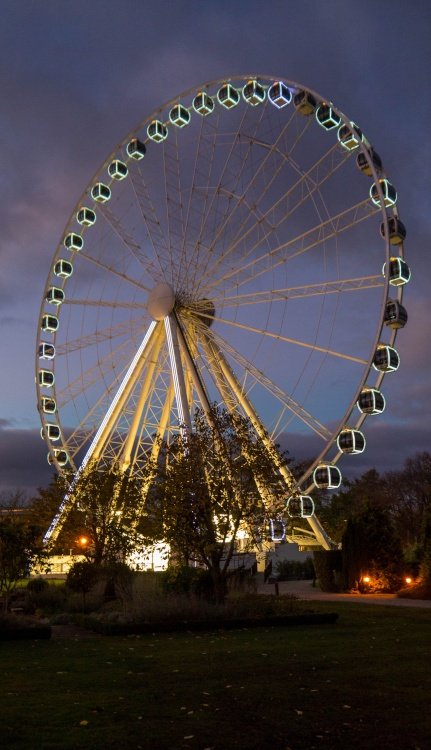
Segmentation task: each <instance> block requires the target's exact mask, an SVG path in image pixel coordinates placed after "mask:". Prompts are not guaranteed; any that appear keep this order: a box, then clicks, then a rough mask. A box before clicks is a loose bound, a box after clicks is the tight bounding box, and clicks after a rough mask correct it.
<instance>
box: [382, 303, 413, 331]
mask: <svg viewBox="0 0 431 750" xmlns="http://www.w3.org/2000/svg"><path fill="white" fill-rule="evenodd" d="M407 320H408V315H407V310H406V308H405V307H403V306H402V304H401V303H400V302H398V300H396V299H388V301H387V302H386V307H385V316H384V324H385V326H389V328H394V329H398V328H404V326H405V324H406V323H407Z"/></svg>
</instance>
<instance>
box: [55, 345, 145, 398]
mask: <svg viewBox="0 0 431 750" xmlns="http://www.w3.org/2000/svg"><path fill="white" fill-rule="evenodd" d="M128 349H130V341H129V340H128V339H127V340H126V341H122V342H121V343H120V344H119V345H118V346H117V347H116V348H115V349H112V350H111V351H109V352H108V353H107V354H106V355H105V356H104V357H100V358H98V360H97V362H96V363H95V364H93V365H91V367H88V368H87V369H86V370H83V371H82V373H81V374H80V375H79V376H78V377H76V378H72V379H71V380H70V382H68V384H67V385H66V386H65V387H64V388H62V389H60V390H57V394H56V395H57V405H58V408H59V409H60V408H62V407H64V406H66V405H67V404H68V403H69V402H70V401H73V400H74V399H76V398H78V397H79V396H81V395H82V394H83V393H85V392H86V391H87V389H88V388H91V387H92V386H93V385H94V384H95V383H97V382H98V381H99V380H100V379H101V378H102V379H103V380H105V379H106V378H107V377H108V376H109V374H110V373H112V370H113V363H115V362H116V361H118V360H119V359H120V358H123V357H124V356H126V355H127V350H128ZM122 374H123V373H120V377H121V375H122Z"/></svg>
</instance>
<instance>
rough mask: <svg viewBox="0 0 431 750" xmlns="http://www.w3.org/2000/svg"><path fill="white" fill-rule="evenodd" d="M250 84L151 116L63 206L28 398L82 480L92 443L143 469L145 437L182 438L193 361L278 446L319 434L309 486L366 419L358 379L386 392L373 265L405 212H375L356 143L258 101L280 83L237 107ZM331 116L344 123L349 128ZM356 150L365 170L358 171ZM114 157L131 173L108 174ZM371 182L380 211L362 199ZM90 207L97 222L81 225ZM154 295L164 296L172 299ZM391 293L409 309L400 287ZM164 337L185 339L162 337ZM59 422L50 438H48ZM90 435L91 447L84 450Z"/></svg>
mask: <svg viewBox="0 0 431 750" xmlns="http://www.w3.org/2000/svg"><path fill="white" fill-rule="evenodd" d="M247 80H249V79H248V78H247V77H238V78H233V79H231V80H230V85H231V86H232V88H233V90H235V91H239V92H240V102H239V103H238V105H237V106H233V107H232V108H230V109H227V108H225V107H223V105H222V104H220V103H219V101H218V100H217V93H218V92H220V89H221V88H222V87H223V85H224V84H225V83H226V82H225V81H215V82H212V83H210V84H207V85H206V86H203V87H201V88H199V89H193V90H189V91H187V92H185V93H183V94H181V95H180V96H179V97H176V98H175V99H173V100H171V101H170V102H168V103H167V104H166V105H163V106H162V107H160V108H159V109H158V110H157V111H156V112H154V113H152V114H151V115H150V116H149V117H147V118H146V119H145V120H143V121H142V123H140V125H139V126H138V127H137V128H135V129H134V130H133V131H132V132H131V133H130V134H129V135H128V136H127V137H126V138H125V139H124V141H122V143H121V144H120V145H119V146H118V147H117V148H116V149H115V150H114V151H113V152H112V154H110V156H109V157H108V158H107V159H106V160H105V162H104V164H103V165H102V167H101V168H100V169H99V170H98V171H97V172H96V174H95V176H94V178H93V179H92V180H91V182H90V184H89V185H88V186H87V188H86V190H85V191H84V193H83V195H82V196H81V199H80V201H79V202H78V204H77V206H76V207H75V209H74V210H73V212H72V215H71V217H70V219H69V222H68V223H67V225H66V228H65V232H64V234H63V236H62V238H61V241H60V243H59V245H58V247H57V249H56V252H55V254H54V259H53V262H52V266H51V267H52V269H55V268H57V271H56V272H54V271H53V270H52V271H51V272H50V274H49V275H48V278H47V282H46V287H45V292H44V295H43V300H42V305H41V312H40V318H39V332H38V346H37V352H36V370H37V378H36V380H37V389H38V403H39V405H40V404H42V400H43V399H44V398H45V399H46V398H52V399H53V400H54V401H55V405H56V407H57V412H56V413H55V415H54V416H53V415H52V413H46V411H44V410H43V409H41V419H42V429H43V431H44V436H45V437H46V439H47V442H48V446H49V450H50V455H51V460H52V462H53V464H54V465H56V467H57V469H58V470H60V471H61V470H62V469H63V466H62V462H61V461H60V460H59V454H60V452H61V451H64V452H65V453H66V454H67V459H68V464H69V465H70V466H71V467H72V468H73V469H74V470H75V471H79V467H80V466H81V465H82V461H83V460H84V461H85V460H86V459H88V455H89V450H90V453H91V455H95V456H96V457H98V458H100V459H104V460H109V461H110V460H118V459H121V461H122V462H123V464H124V465H125V466H126V465H127V466H129V465H130V466H132V467H133V470H134V471H135V472H136V473H138V474H139V472H142V470H143V469H142V467H143V464H144V462H145V461H146V460H147V457H148V453H149V451H150V452H151V451H152V450H154V436H155V435H156V436H162V435H163V436H165V437H166V436H167V437H169V434H170V433H172V432H173V431H174V432H177V431H178V429H179V424H180V423H184V421H185V420H186V421H187V419H189V417H188V416H187V415H188V414H190V411H191V410H192V409H193V405H195V404H197V403H199V402H201V400H202V399H201V398H199V394H198V386H197V384H196V373H195V374H194V375H193V373H192V369H193V368H195V369H196V371H197V373H198V377H199V379H200V380H201V383H202V385H203V387H204V390H205V393H206V397H207V399H208V401H210V402H212V401H216V402H218V403H220V402H225V403H226V405H227V406H228V407H229V408H238V409H239V410H242V411H243V412H244V410H245V411H246V410H247V406H244V403H246V404H247V403H248V404H251V407H252V408H253V410H254V411H255V413H256V415H257V418H258V422H259V424H260V425H261V427H262V428H265V429H267V430H268V431H269V433H270V435H271V437H272V439H273V440H277V439H278V438H279V437H280V435H281V436H282V437H284V434H285V433H286V432H287V431H288V430H292V431H293V432H295V431H296V432H297V433H298V434H304V435H307V434H309V433H313V434H317V435H319V437H320V440H321V450H319V451H318V452H317V455H316V456H315V460H314V462H313V463H312V465H311V466H310V468H309V469H308V470H307V472H305V473H304V475H303V477H301V479H300V480H299V483H298V488H299V490H300V491H302V492H305V493H308V492H310V491H311V490H312V487H313V485H312V483H311V481H310V477H311V475H312V473H313V471H314V469H315V467H316V466H317V465H319V464H321V463H322V462H323V463H325V462H326V463H330V464H333V463H335V462H336V461H338V459H339V458H340V456H341V455H342V454H341V452H340V451H339V450H338V449H337V447H336V445H335V440H336V438H337V436H338V434H339V432H340V430H341V429H342V428H343V427H346V426H347V427H349V428H352V429H353V428H356V429H357V428H359V427H360V426H361V424H362V422H363V420H364V418H365V416H366V415H364V414H360V413H359V412H358V411H357V410H356V407H355V404H356V401H357V399H358V396H359V393H360V392H361V390H362V388H363V387H364V385H365V384H367V385H369V386H370V387H373V388H379V387H380V384H381V381H382V379H383V376H384V373H383V372H375V371H373V370H372V369H371V363H372V360H373V355H374V352H375V349H376V347H377V345H378V343H379V342H383V343H385V344H387V345H388V346H392V345H393V343H394V340H395V336H396V329H392V328H391V329H389V328H387V327H385V326H384V325H383V323H384V310H385V304H386V300H387V298H388V290H389V286H388V274H386V276H385V277H383V276H382V274H381V267H382V265H383V262H385V263H386V264H387V267H388V261H389V258H390V255H391V247H390V243H389V240H388V231H387V227H388V218H391V217H393V216H395V217H397V208H396V206H395V205H392V206H389V207H385V206H384V198H385V196H384V194H383V190H384V187H385V185H384V184H382V183H381V182H380V181H382V180H385V179H386V175H385V173H384V172H383V170H382V169H379V170H378V171H377V170H376V166H375V164H374V163H373V161H372V158H371V156H370V151H369V144H368V143H367V142H366V141H365V142H362V141H360V142H358V146H357V148H356V149H355V150H352V151H349V150H347V149H346V148H343V147H342V146H340V143H339V141H338V140H337V137H336V134H337V132H338V130H339V129H334V130H332V131H328V132H325V130H324V129H323V128H321V127H320V126H319V125H318V123H317V122H316V118H315V116H314V114H312V115H311V116H305V115H303V114H301V112H300V111H299V110H298V109H295V106H294V104H293V102H291V103H290V104H288V105H287V106H286V107H283V108H281V109H278V108H277V107H274V106H273V105H272V104H271V102H270V101H269V100H268V96H267V94H268V89H269V87H270V86H271V85H272V84H273V82H274V80H275V79H273V78H269V77H266V76H260V77H259V79H258V80H259V83H260V84H261V86H262V88H263V90H264V91H265V94H266V99H265V101H264V102H263V103H256V104H253V103H252V104H250V103H248V102H247V101H245V99H244V96H243V95H242V94H241V92H242V91H243V88H244V86H245V85H246V83H247ZM252 80H255V79H253V78H252ZM283 83H284V85H285V86H287V87H288V89H289V91H290V92H291V93H292V94H293V96H295V94H296V93H298V92H303V95H304V96H305V97H312V98H314V100H315V101H316V104H317V106H320V105H321V104H322V103H323V99H322V97H320V96H319V95H318V94H317V93H316V92H313V91H311V90H310V89H307V88H305V87H303V86H300V85H298V84H296V83H293V82H290V81H286V80H284V81H283ZM199 91H205V92H207V94H208V95H209V96H210V97H211V98H212V100H213V102H214V109H213V111H212V112H211V113H209V114H208V115H205V116H202V115H201V114H198V113H197V112H196V111H194V110H193V107H192V102H193V100H194V98H195V96H196V95H197V93H198V92H199ZM178 104H181V105H183V107H184V110H185V111H186V112H189V113H190V114H191V116H190V122H189V123H188V124H185V125H184V127H178V126H177V125H174V124H173V123H172V122H171V121H169V113H170V112H171V111H172V112H173V111H174V108H175V116H181V108H178V107H177V105H178ZM331 107H332V111H333V113H334V116H336V117H338V118H339V120H340V127H342V126H343V125H344V126H348V130H349V132H353V133H355V131H354V129H353V128H352V125H351V123H350V121H349V120H348V119H347V118H346V117H345V116H344V115H343V114H342V113H341V112H340V111H339V110H337V109H336V108H335V107H333V105H331ZM183 115H184V111H183ZM184 119H187V118H186V117H185V115H184ZM154 121H156V122H158V123H160V125H159V126H156V125H155V126H154V132H157V128H159V132H160V133H162V135H163V134H164V133H163V126H164V127H165V128H167V137H166V139H165V140H161V141H160V142H154V141H152V140H151V139H149V138H148V135H147V130H148V127H149V126H151V123H154ZM133 138H137V139H138V141H140V142H142V143H145V145H146V154H145V157H144V158H143V159H142V160H136V159H134V158H130V157H129V156H128V154H127V144H129V143H130V142H131V140H132V139H133ZM358 153H361V154H362V155H363V158H364V160H365V161H366V163H367V165H368V168H369V172H370V176H369V177H366V176H364V175H363V174H361V173H360V172H359V170H358V169H357V168H356V166H355V164H353V163H352V162H353V161H354V160H355V157H356V155H357V154H358ZM118 162H119V163H120V164H124V165H126V167H127V170H128V173H127V175H124V174H120V175H119V174H118V172H117V173H115V170H118V169H119V167H118ZM113 164H115V165H116V166H114V167H113V166H112V165H113ZM123 172H124V169H123ZM113 174H114V177H113V176H112V175H113ZM118 177H120V179H117V178H118ZM379 180H380V181H379ZM370 183H374V184H375V185H376V186H377V188H376V192H377V195H378V197H379V201H380V206H376V205H375V204H374V203H373V202H372V201H370V199H369V195H368V194H369V188H370ZM105 188H106V190H105ZM109 193H110V198H109V200H107V201H106V202H100V200H101V199H102V200H103V198H104V197H105V196H107V195H108V194H109ZM92 196H95V197H96V200H94V199H93V197H92ZM83 207H86V208H87V209H88V210H89V211H90V212H91V211H94V213H95V214H96V217H97V219H96V221H95V223H92V224H91V225H87V224H82V223H78V221H77V219H76V217H77V215H78V212H79V211H80V210H82V208H83ZM81 218H82V217H81ZM87 218H88V215H87ZM90 218H91V216H90ZM380 222H382V223H383V224H384V226H385V227H386V239H384V240H383V239H381V237H380V236H379V233H378V227H379V223H380ZM76 237H78V238H79V237H81V238H82V239H83V247H82V248H80V247H79V244H80V242H79V239H78V240H77V239H74V238H76ZM65 244H68V245H69V246H70V247H69V248H66V247H65ZM74 245H76V247H74ZM397 254H398V255H400V256H402V245H401V247H398V248H397ZM61 262H63V264H64V263H69V264H70V263H71V264H72V265H73V273H72V274H71V275H68V276H66V274H65V272H64V273H63V274H62V275H59V273H58V264H59V263H61ZM66 270H67V269H66ZM160 285H165V292H166V290H167V289H170V290H171V292H172V299H171V301H170V303H169V304H168V306H166V304H165V302H164V301H163V299H164V298H163V295H161V294H160V288H161V287H160ZM53 288H55V289H59V290H61V292H62V293H63V294H64V301H60V302H58V300H53V299H52V297H53V295H54V296H55V295H56V294H57V296H60V292H58V293H57V292H53V291H52V289H53ZM155 289H156V290H159V291H156V293H155V291H154V290H155ZM49 296H51V300H50V301H48V300H47V297H49ZM390 296H392V298H394V297H395V298H396V299H397V300H398V301H401V297H402V286H398V287H397V288H396V290H395V294H394V290H393V289H391V295H390ZM168 297H169V292H168ZM154 300H155V301H156V307H157V304H159V307H160V310H161V313H160V316H159V315H158V313H157V312H155V306H154ZM47 315H55V316H56V317H57V318H58V321H59V325H58V330H57V331H50V330H48V331H46V330H44V331H42V330H41V329H40V323H41V321H42V320H43V318H44V316H47ZM159 317H160V322H159V323H158V324H155V325H153V321H154V318H159ZM165 317H166V318H167V319H170V321H171V323H170V326H171V329H172V330H171V332H170V334H169V331H168V328H167V326H166V325H163V322H162V319H163V318H165ZM150 327H151V337H150V342H149V344H148V347H147V348H146V349H145V352H144V355H143V356H142V360H141V361H140V364H139V366H138V365H137V367H138V371H137V374H136V379H135V381H134V385H132V386H130V388H129V385H130V384H129V383H128V384H127V388H129V390H130V393H128V395H127V396H126V397H125V398H124V404H123V405H122V406H120V407H118V409H117V412H118V413H117V412H116V413H115V415H114V419H113V425H112V429H109V428H105V432H104V438H103V439H104V442H103V446H100V425H101V423H103V420H104V419H105V417H106V415H107V413H108V412H109V409H110V408H111V406H112V402H113V399H114V398H115V396H116V394H117V393H118V391H119V389H120V388H121V384H122V383H123V382H124V378H125V375H126V373H127V372H128V368H129V366H130V363H131V362H132V360H133V358H134V356H135V355H136V352H137V350H138V349H139V347H140V346H141V344H142V341H143V339H144V338H145V336H146V335H147V333H148V332H149V330H150ZM169 335H171V337H172V335H173V336H174V339H175V340H176V339H178V336H179V337H180V343H179V344H178V345H177V344H176V343H175V341H174V342H173V343H172V342H171V344H169ZM181 342H182V343H181ZM43 344H50V345H54V346H55V356H54V357H53V358H51V359H45V358H44V359H41V357H40V356H39V352H40V348H41V346H42V345H43ZM172 347H173V349H172ZM184 347H186V348H187V350H188V353H189V356H190V357H191V360H192V363H193V364H190V363H189V365H187V362H186V359H187V354H186V353H185V350H184ZM174 350H175V351H177V358H178V357H179V359H177V368H175V364H174V365H173V363H175V356H174V354H175V351H174ZM41 369H46V370H48V371H51V372H52V373H53V374H54V378H55V382H54V385H49V387H46V384H45V383H44V382H42V383H41V382H40V371H41ZM175 369H177V370H178V371H179V377H180V380H181V379H182V380H183V381H184V382H182V384H181V383H180V384H178V382H176V380H178V372H177V373H175ZM173 371H174V372H173ZM229 372H230V373H231V375H230V376H228V373H229ZM229 377H230V382H229ZM181 394H182V395H181ZM241 396H242V397H243V399H242V402H241ZM244 399H245V402H244ZM181 402H182V403H181ZM53 421H55V424H58V426H59V427H60V431H61V440H60V441H58V440H56V441H55V442H54V441H53V440H52V439H51V438H50V437H49V434H48V433H49V432H50V431H51V432H52V433H55V431H53V430H50V428H49V425H50V424H52V423H53ZM95 437H96V438H97V440H96V442H97V441H99V447H98V448H97V450H95V449H94V448H90V446H93V445H94V440H95ZM105 438H106V439H105ZM287 447H288V445H287ZM61 458H64V456H61Z"/></svg>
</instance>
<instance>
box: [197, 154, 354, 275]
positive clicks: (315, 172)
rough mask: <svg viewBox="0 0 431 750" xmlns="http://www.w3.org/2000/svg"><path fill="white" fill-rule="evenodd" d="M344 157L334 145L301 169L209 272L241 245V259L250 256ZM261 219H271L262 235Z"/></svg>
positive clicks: (330, 175) (264, 191)
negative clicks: (292, 181)
mask: <svg viewBox="0 0 431 750" xmlns="http://www.w3.org/2000/svg"><path fill="white" fill-rule="evenodd" d="M287 158H289V157H287ZM346 158H348V156H346V155H345V154H341V153H339V149H337V146H336V145H334V146H332V147H331V148H330V149H329V150H328V151H327V152H326V153H325V154H324V155H323V156H322V157H321V158H320V159H318V160H317V161H316V162H315V163H314V164H313V165H312V166H311V167H310V168H309V169H308V170H307V172H304V173H302V172H300V174H299V178H298V179H297V180H296V181H295V182H294V183H293V184H290V185H289V186H288V187H287V189H286V191H285V192H284V194H283V195H282V196H280V197H278V198H277V199H276V200H275V201H273V202H272V204H271V205H270V206H269V207H268V208H266V209H265V210H264V211H263V213H262V216H261V218H260V219H259V221H257V222H254V223H252V224H251V225H250V226H248V227H247V228H246V226H245V224H243V225H242V226H241V231H238V232H237V233H236V236H235V238H233V239H232V241H231V242H230V243H229V246H228V248H227V250H226V251H225V252H224V253H221V254H220V257H219V258H218V259H217V261H216V262H215V264H214V265H213V266H212V267H211V268H210V269H209V274H210V275H211V276H214V274H215V271H216V270H217V268H219V267H221V266H222V265H223V264H224V262H225V260H226V259H228V257H229V256H230V255H231V254H232V253H234V252H235V251H236V250H237V248H238V247H239V246H240V245H241V246H243V247H244V248H246V250H245V253H244V254H243V255H242V257H243V258H246V257H248V256H250V255H252V253H253V252H254V250H255V249H256V248H257V247H258V246H259V245H261V244H262V242H264V241H265V240H266V239H267V238H268V237H270V236H271V235H272V234H273V233H274V232H275V231H276V230H277V229H279V228H280V227H281V225H283V224H285V222H286V221H287V220H288V219H290V218H291V217H292V216H293V214H294V213H295V211H297V210H298V208H300V207H301V206H302V205H303V204H304V203H305V202H306V201H307V200H309V199H311V198H312V197H313V195H314V193H315V192H316V191H318V190H319V189H320V188H321V186H322V185H323V184H324V183H325V182H326V181H327V180H328V179H329V178H331V177H332V176H333V175H334V174H335V173H336V171H337V170H338V169H339V168H340V167H341V166H342V165H343V164H344V162H345V160H346ZM281 161H282V160H281ZM282 163H283V162H282ZM295 173H296V168H295ZM269 187H270V183H268V185H264V188H263V190H262V193H261V195H260V198H259V200H258V201H256V203H257V205H259V203H262V202H263V199H264V198H265V196H266V194H267V192H268V190H269ZM264 220H266V221H269V220H270V229H267V230H266V231H264V232H263V236H262V235H261V233H260V232H261V229H262V226H263V221H264ZM256 234H257V238H256V239H255V240H253V235H256ZM249 239H251V242H250V243H247V240H249ZM222 278H223V277H222Z"/></svg>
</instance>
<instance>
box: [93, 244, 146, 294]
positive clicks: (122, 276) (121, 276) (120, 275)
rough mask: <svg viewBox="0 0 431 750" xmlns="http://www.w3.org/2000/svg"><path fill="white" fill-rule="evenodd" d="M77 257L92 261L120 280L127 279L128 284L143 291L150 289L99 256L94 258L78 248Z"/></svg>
mask: <svg viewBox="0 0 431 750" xmlns="http://www.w3.org/2000/svg"><path fill="white" fill-rule="evenodd" d="M79 257H80V258H84V259H85V260H87V261H88V262H89V263H93V264H94V265H95V266H97V267H98V268H101V269H102V270H103V271H106V272H107V273H109V274H112V275H113V276H117V277H118V278H119V279H121V280H122V281H127V283H128V284H133V286H136V287H138V288H139V289H142V290H143V291H144V292H149V291H150V287H147V286H145V284H142V283H141V282H140V281H138V280H137V279H134V278H132V277H131V276H128V275H127V274H126V273H123V272H122V271H118V270H117V269H116V268H113V267H112V266H110V265H108V264H107V263H103V262H102V261H101V260H100V259H99V258H94V257H93V256H91V255H88V253H85V252H84V251H83V250H80V252H79Z"/></svg>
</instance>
